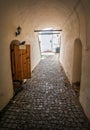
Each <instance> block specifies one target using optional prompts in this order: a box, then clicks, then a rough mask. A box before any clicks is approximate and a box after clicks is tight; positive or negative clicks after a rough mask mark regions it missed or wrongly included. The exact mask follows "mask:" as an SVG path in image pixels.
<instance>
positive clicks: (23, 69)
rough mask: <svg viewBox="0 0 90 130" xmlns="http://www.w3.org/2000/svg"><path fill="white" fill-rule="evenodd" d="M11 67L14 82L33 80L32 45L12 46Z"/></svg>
mask: <svg viewBox="0 0 90 130" xmlns="http://www.w3.org/2000/svg"><path fill="white" fill-rule="evenodd" d="M11 49H12V51H11V65H12V75H13V80H23V79H28V78H31V62H30V45H15V44H14V45H12V47H11Z"/></svg>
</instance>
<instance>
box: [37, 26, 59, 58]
mask: <svg viewBox="0 0 90 130" xmlns="http://www.w3.org/2000/svg"><path fill="white" fill-rule="evenodd" d="M60 37H61V35H60V32H59V30H53V29H52V28H46V29H43V30H40V31H39V33H38V40H39V46H40V51H41V56H42V57H43V56H47V55H54V54H56V53H58V54H59V52H60V43H61V42H60V39H61V38H60Z"/></svg>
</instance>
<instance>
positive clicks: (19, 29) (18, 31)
mask: <svg viewBox="0 0 90 130" xmlns="http://www.w3.org/2000/svg"><path fill="white" fill-rule="evenodd" d="M21 30H22V28H21V27H20V26H18V27H17V32H15V34H16V36H17V35H20V33H21Z"/></svg>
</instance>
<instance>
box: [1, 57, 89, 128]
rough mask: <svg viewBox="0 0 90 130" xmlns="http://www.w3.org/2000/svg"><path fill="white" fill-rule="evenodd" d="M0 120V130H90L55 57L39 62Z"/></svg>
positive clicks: (2, 113)
mask: <svg viewBox="0 0 90 130" xmlns="http://www.w3.org/2000/svg"><path fill="white" fill-rule="evenodd" d="M0 116H1V118H0V130H4V129H5V130H10V129H17V130H18V129H19V130H90V128H89V122H88V120H87V119H86V117H85V115H84V113H83V110H82V108H81V105H80V104H79V101H78V98H77V96H76V94H75V92H74V90H73V89H72V87H71V86H70V84H69V82H68V80H67V78H66V76H65V74H64V72H63V69H62V67H61V66H60V63H59V61H58V58H57V56H49V57H47V58H45V59H42V60H41V62H40V63H39V65H38V66H37V67H36V68H35V69H34V71H33V73H32V78H31V79H30V80H28V81H27V83H26V84H24V85H23V90H22V91H21V92H20V93H18V94H17V95H16V96H15V97H14V99H12V100H11V101H10V103H9V104H8V105H7V107H6V108H5V109H4V110H3V111H2V112H1V113H0Z"/></svg>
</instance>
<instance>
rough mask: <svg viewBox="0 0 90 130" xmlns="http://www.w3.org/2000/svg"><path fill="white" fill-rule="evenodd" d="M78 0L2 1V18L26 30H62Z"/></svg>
mask: <svg viewBox="0 0 90 130" xmlns="http://www.w3.org/2000/svg"><path fill="white" fill-rule="evenodd" d="M77 2H78V0H15V1H12V0H8V1H6V0H2V3H1V5H0V6H1V9H2V11H3V12H4V14H3V13H2V14H3V16H2V18H3V19H4V20H5V21H6V20H7V23H9V22H10V19H11V21H12V20H14V21H13V22H14V24H16V23H18V24H21V25H23V26H28V28H33V29H41V28H45V27H55V28H62V26H63V23H64V22H65V20H66V19H67V17H68V16H69V15H70V13H71V12H72V11H73V8H74V7H75V6H76V4H77Z"/></svg>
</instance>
